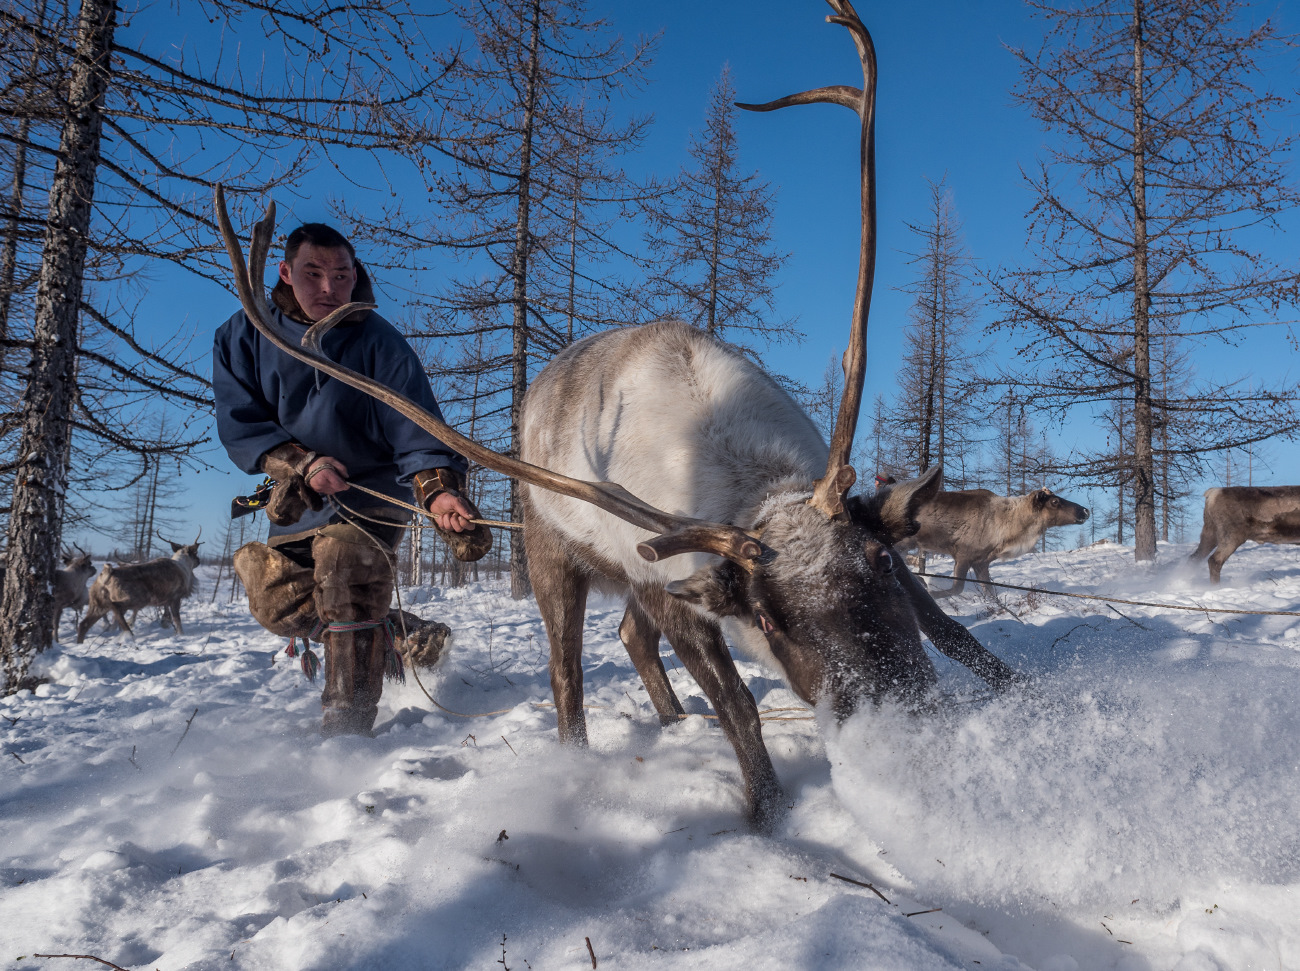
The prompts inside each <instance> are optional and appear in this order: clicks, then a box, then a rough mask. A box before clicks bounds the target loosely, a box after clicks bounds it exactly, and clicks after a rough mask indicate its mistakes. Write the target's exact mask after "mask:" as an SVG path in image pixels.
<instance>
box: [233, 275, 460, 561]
mask: <svg viewBox="0 0 1300 971" xmlns="http://www.w3.org/2000/svg"><path fill="white" fill-rule="evenodd" d="M282 286H283V284H282V285H281V287H282ZM281 287H277V292H276V293H275V294H273V297H274V298H276V302H277V303H281V302H282V301H283V295H282V294H280V293H279V292H278V291H279V290H280V289H281ZM354 298H355V292H354ZM289 300H290V301H292V291H289ZM293 302H294V303H296V301H293ZM271 312H272V314H273V318H274V319H273V320H272V324H273V325H274V326H275V327H276V328H277V330H278V331H279V332H280V333H282V334H284V335H285V337H287V338H288V339H289V340H291V341H293V342H294V343H298V342H299V341H300V340H301V338H302V335H303V334H305V333H306V332H307V326H308V325H307V324H304V323H299V322H298V321H296V320H293V319H292V318H290V317H288V316H286V315H285V313H284V312H283V310H281V309H280V308H279V307H277V306H273V307H271ZM353 316H354V317H356V316H357V315H353ZM321 350H322V351H323V352H324V354H325V356H326V357H328V358H329V359H330V360H332V361H335V362H337V363H339V364H342V365H344V366H346V367H348V368H350V369H352V370H353V371H357V372H359V373H361V374H364V375H366V376H367V377H370V378H374V379H375V380H376V381H379V382H380V383H381V384H384V385H386V386H387V387H389V388H392V389H393V390H394V391H397V392H400V393H401V394H403V395H405V396H406V397H408V398H410V399H411V400H412V401H414V402H415V403H416V404H418V405H420V406H421V407H423V408H425V409H426V410H427V411H430V412H432V413H433V414H435V415H437V416H438V417H439V418H441V417H442V412H441V410H440V409H439V408H438V402H437V401H436V400H435V399H434V396H433V389H432V388H431V387H430V386H429V379H428V376H427V375H426V374H425V373H424V368H423V366H422V365H421V364H420V360H419V358H417V357H416V356H415V351H414V350H412V349H411V346H410V345H409V344H408V343H407V342H406V339H405V338H404V337H402V335H401V334H400V333H399V332H398V330H397V328H395V327H394V326H393V325H392V324H390V323H389V322H388V321H387V320H385V319H384V318H383V317H381V316H379V314H377V313H374V312H373V311H370V312H364V316H363V317H362V318H361V319H360V320H357V321H353V320H352V319H351V318H349V322H345V323H343V324H340V325H339V326H337V327H335V328H334V329H333V330H331V331H330V332H328V333H327V334H326V335H325V337H324V339H323V340H322V341H321ZM212 390H213V395H214V397H215V398H216V413H217V434H218V435H219V436H220V438H221V443H222V444H223V445H224V446H225V448H226V452H227V453H228V454H229V455H230V458H231V460H232V461H233V462H234V463H235V465H237V466H239V468H241V469H243V470H244V471H245V472H248V473H252V474H256V473H258V472H259V471H260V469H259V467H258V460H259V459H260V458H261V457H262V455H263V454H264V453H266V452H267V451H269V450H270V449H272V448H275V447H276V446H277V445H283V444H284V443H285V442H290V441H294V442H298V443H299V444H301V445H303V446H304V447H306V448H308V449H310V450H312V451H314V452H316V453H318V454H320V455H329V456H332V457H334V458H337V459H339V460H340V461H341V462H342V463H343V464H344V465H345V466H347V469H348V480H349V481H350V482H355V483H359V484H361V485H364V486H367V487H368V488H371V489H374V490H376V491H378V492H382V493H383V494H384V495H387V496H392V497H393V498H395V499H400V500H401V501H403V502H408V503H409V502H410V501H411V499H412V491H411V478H412V477H413V476H414V475H415V473H416V472H419V471H420V470H422V469H437V468H444V467H445V468H451V469H454V470H455V471H456V472H458V473H460V474H461V475H462V476H463V475H464V474H465V472H466V470H467V468H468V463H467V462H466V461H465V459H464V458H463V457H462V456H460V455H458V454H457V453H456V452H454V451H452V450H451V449H450V448H448V447H447V446H446V445H444V444H443V443H442V442H440V441H439V440H438V439H436V438H434V437H433V436H432V435H430V434H429V433H428V432H426V431H425V430H424V429H422V428H420V427H419V426H418V425H416V424H415V423H414V422H412V421H411V420H410V419H408V418H406V417H404V416H403V415H400V414H398V413H397V412H396V411H394V410H393V409H392V408H390V407H389V406H388V405H386V404H383V403H382V402H380V401H378V400H376V399H375V398H372V397H371V396H370V395H368V394H366V393H365V392H364V391H358V390H357V389H355V388H352V387H349V386H348V385H346V384H343V382H341V381H337V380H335V379H333V378H331V377H329V376H327V375H325V374H322V373H321V372H319V371H317V370H316V369H315V368H313V367H312V366H311V365H310V364H305V363H303V362H302V361H299V360H297V359H296V358H292V357H290V356H289V355H287V354H285V353H284V352H283V351H281V350H279V349H278V348H276V347H275V346H274V345H272V344H271V342H270V341H268V340H267V339H266V338H264V337H263V336H262V335H261V334H260V333H258V331H257V329H256V328H255V327H254V326H253V325H252V323H251V322H250V321H249V319H248V317H247V316H246V315H245V314H244V312H243V311H242V310H241V311H240V312H239V313H237V314H235V315H234V316H233V317H231V318H230V319H229V320H228V321H226V322H225V323H224V324H222V325H221V326H220V327H219V328H217V334H216V339H215V341H214V344H213V349H212ZM339 499H340V500H341V501H343V502H345V503H346V504H347V505H348V507H350V508H353V509H365V508H368V509H371V510H374V509H375V508H376V507H377V506H381V505H382V508H383V509H384V510H385V512H386V517H385V518H388V519H401V518H404V515H405V514H403V513H399V512H398V510H397V509H395V508H394V507H392V506H389V505H386V504H382V502H381V500H379V499H376V498H375V497H374V496H370V495H367V494H365V493H363V492H360V491H351V490H350V491H348V492H344V493H342V494H340V496H339ZM333 513H334V510H333V509H332V508H331V506H330V504H329V502H328V501H326V503H325V505H324V508H322V509H321V510H320V511H319V512H313V511H312V510H310V509H309V510H307V512H306V513H305V514H304V515H303V517H302V519H301V520H299V521H298V523H297V524H296V525H293V526H276V525H274V524H272V525H271V536H273V537H274V536H284V535H295V534H299V533H305V532H307V531H309V530H313V529H315V528H317V527H319V526H324V525H325V524H326V523H328V522H329V521H330V517H331V515H332V514H333Z"/></svg>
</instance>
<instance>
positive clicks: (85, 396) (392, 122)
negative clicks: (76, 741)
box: [0, 0, 438, 691]
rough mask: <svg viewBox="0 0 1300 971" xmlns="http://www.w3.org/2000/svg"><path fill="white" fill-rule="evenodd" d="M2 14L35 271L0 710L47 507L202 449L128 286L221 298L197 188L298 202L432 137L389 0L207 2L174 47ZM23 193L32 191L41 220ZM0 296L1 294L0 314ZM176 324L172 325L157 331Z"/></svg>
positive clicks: (206, 193)
mask: <svg viewBox="0 0 1300 971" xmlns="http://www.w3.org/2000/svg"><path fill="white" fill-rule="evenodd" d="M21 6H22V4H20V3H15V4H10V5H6V6H5V7H4V8H3V9H0V31H3V33H4V35H5V39H6V41H7V40H8V39H9V38H11V37H12V38H16V39H17V40H18V41H19V42H20V46H21V47H22V48H23V49H22V50H21V51H20V52H19V54H17V55H15V54H13V52H12V51H11V50H10V48H9V46H8V44H6V47H5V54H4V55H3V56H4V58H5V63H6V64H9V63H14V64H26V65H30V64H31V63H32V59H33V57H35V58H36V62H37V63H38V64H40V65H41V67H42V69H43V71H44V75H45V76H44V78H43V87H42V86H41V85H36V84H31V83H28V85H27V87H29V88H32V89H33V90H38V94H39V96H31V95H28V94H27V93H26V91H25V90H24V92H23V96H22V97H21V98H19V97H8V98H7V97H6V95H7V94H9V93H10V92H6V91H0V112H3V113H4V114H5V119H6V121H7V124H6V125H5V126H4V128H3V129H2V130H3V133H4V135H5V137H6V140H7V141H8V142H9V144H11V145H18V146H19V147H20V148H23V149H25V150H26V152H27V154H28V155H29V156H30V159H31V160H32V164H29V165H28V167H27V170H26V173H25V175H24V182H25V184H24V186H23V188H24V189H25V190H26V197H25V199H24V203H23V211H22V212H21V213H20V214H19V216H20V218H19V220H18V225H19V227H20V232H19V234H18V236H17V237H16V238H17V242H18V245H19V255H20V256H21V255H22V254H23V252H24V250H23V246H24V245H26V246H28V247H29V249H30V250H31V252H28V253H27V255H28V257H32V256H34V261H33V265H38V266H39V274H38V277H39V279H38V284H37V288H36V289H37V292H36V297H35V300H34V301H33V302H32V308H33V309H32V313H31V318H30V320H29V321H25V320H23V321H20V320H19V319H18V318H17V317H16V316H15V315H14V314H13V313H12V311H11V313H10V317H9V319H8V321H7V325H8V329H9V332H10V344H11V347H14V346H16V347H20V348H23V349H25V352H26V354H28V355H30V357H29V364H28V367H27V368H26V369H25V370H24V372H23V373H22V376H21V381H22V384H21V387H19V388H18V389H17V390H18V391H19V394H18V395H17V396H16V397H17V400H18V402H19V404H18V406H17V408H18V412H17V414H16V416H15V418H14V420H13V421H12V424H13V425H14V426H17V429H16V434H15V435H14V436H13V438H14V439H17V440H16V441H13V440H8V439H5V440H3V450H4V462H3V464H0V474H3V473H6V472H7V473H8V474H10V475H12V477H13V500H12V502H11V503H10V516H9V522H8V551H7V555H8V558H9V565H10V569H9V570H8V571H7V573H6V578H5V587H4V590H3V594H2V595H0V662H2V664H3V681H4V686H3V687H4V690H6V691H11V690H13V688H14V687H15V686H16V685H18V684H20V683H21V682H22V680H23V678H24V677H25V674H26V671H27V667H28V665H29V663H30V660H31V658H32V656H33V655H34V654H35V653H36V652H38V651H40V650H43V649H44V648H45V647H46V646H48V645H49V644H50V642H51V638H52V633H53V632H52V629H51V624H50V610H49V609H48V604H49V596H50V594H49V585H50V580H51V578H52V575H53V569H54V566H55V557H56V554H57V551H58V549H59V546H60V542H61V539H62V533H63V527H64V523H65V519H66V515H67V509H66V508H65V502H67V500H66V498H65V497H67V496H69V494H70V492H75V493H76V494H78V499H77V501H76V502H75V503H72V502H67V505H69V506H73V507H84V505H85V498H84V489H85V487H86V484H87V483H88V482H90V481H93V480H99V482H100V483H101V487H102V483H103V482H104V481H105V480H106V479H108V478H109V473H110V472H111V471H112V470H113V469H114V467H115V466H114V464H113V463H114V461H119V462H120V460H121V457H122V456H124V455H127V456H129V457H130V458H129V460H128V461H126V462H121V466H125V467H126V468H127V469H128V478H130V477H136V478H138V477H140V476H144V475H146V474H147V472H148V471H149V470H150V469H153V468H156V466H157V462H158V461H160V460H161V459H162V458H163V457H164V456H172V457H175V458H183V457H184V456H186V455H187V454H188V453H189V452H190V450H192V449H193V448H194V447H195V446H196V445H198V444H200V443H202V442H203V441H204V440H205V432H206V428H205V427H204V426H205V425H206V420H207V417H206V416H207V414H208V412H209V410H210V408H211V401H210V392H209V389H208V384H207V381H206V379H205V378H204V376H203V374H202V373H201V372H202V371H203V370H206V368H205V367H204V365H202V364H199V363H196V362H197V361H200V360H203V359H205V358H206V347H203V348H202V349H201V350H200V351H198V352H197V353H195V352H192V351H191V350H190V349H189V347H188V339H187V338H186V336H185V335H184V334H178V331H179V330H181V329H180V328H176V327H173V328H169V329H168V333H167V336H165V337H163V338H161V339H160V340H153V339H145V338H142V337H141V336H140V335H139V334H138V333H137V332H136V330H135V326H134V322H133V320H132V319H131V318H132V311H133V304H136V303H138V296H139V290H138V288H139V287H140V286H141V284H142V282H143V279H144V277H145V274H146V272H147V271H148V270H150V269H154V268H156V267H157V266H159V265H160V263H162V262H164V261H165V262H166V263H167V264H169V265H170V267H172V268H173V269H179V270H181V271H183V272H184V273H189V274H191V275H192V277H201V278H205V279H207V280H211V281H217V282H220V283H221V284H222V285H224V283H225V280H226V278H227V271H226V270H225V269H224V268H222V267H221V266H220V264H217V263H215V262H214V254H216V253H218V252H220V251H221V244H220V242H219V239H218V236H217V233H216V230H215V226H214V223H213V220H212V217H211V212H210V208H209V207H210V202H209V200H210V198H211V193H210V186H211V183H212V182H213V181H218V180H222V181H233V182H235V183H237V185H235V186H233V187H232V192H234V193H237V194H241V195H248V194H253V195H256V196H258V197H259V198H258V199H257V202H259V203H260V202H261V201H263V200H262V198H260V197H262V196H263V195H264V194H265V192H266V191H268V190H269V189H270V188H271V187H275V186H301V185H302V184H303V183H304V182H305V181H306V180H307V179H309V177H310V166H311V164H312V162H313V160H314V159H317V160H318V159H322V158H325V157H331V158H332V160H334V161H336V162H337V157H336V156H337V155H341V154H343V153H345V152H348V151H357V152H366V153H370V154H369V155H367V156H366V157H367V158H372V157H373V155H374V153H379V152H383V153H386V155H387V157H388V158H389V159H392V158H395V157H399V156H400V155H401V154H402V153H406V154H412V153H418V152H419V151H420V150H421V149H422V147H423V145H424V144H425V141H426V140H427V137H428V135H429V134H430V133H431V131H432V128H431V126H430V125H429V124H427V123H426V122H427V119H426V117H425V115H426V114H427V112H428V103H429V100H430V99H428V98H427V91H428V89H429V88H430V87H432V86H433V85H435V84H436V82H437V80H438V78H437V76H436V73H435V71H434V67H433V66H431V65H430V64H429V62H428V59H427V57H424V56H423V55H424V54H425V52H426V51H427V47H428V45H427V44H425V43H424V42H423V41H422V40H421V39H420V37H419V33H418V29H417V26H418V24H419V23H420V22H422V21H423V20H425V19H427V18H422V17H417V16H415V15H414V14H413V13H411V11H410V10H409V9H408V8H403V7H402V6H401V3H400V0H358V2H356V3H351V4H349V5H348V6H347V7H345V8H340V7H337V6H334V5H332V4H330V3H328V2H325V0H305V2H302V3H298V4H295V5H293V6H292V8H284V9H280V8H272V7H271V6H268V5H267V4H264V3H262V2H260V0H212V2H211V3H209V4H208V9H209V11H210V12H211V13H212V14H214V19H213V20H212V21H211V22H209V21H208V19H207V18H198V19H193V18H191V20H190V21H187V23H186V31H187V32H190V31H192V32H193V33H192V34H191V35H190V36H189V37H187V39H186V42H185V43H178V42H177V41H176V37H177V36H181V34H180V33H179V32H178V31H170V30H167V29H165V28H166V24H160V23H159V21H158V18H159V17H160V16H162V17H166V16H177V17H180V16H184V15H185V11H176V10H173V11H170V12H168V11H159V10H154V9H151V10H150V11H149V13H148V23H147V24H146V23H144V19H145V16H146V15H145V14H138V15H136V14H130V13H127V12H124V11H123V9H122V8H121V6H120V5H119V4H118V3H116V2H114V0H83V2H82V3H81V4H80V12H79V15H78V16H77V17H76V19H75V29H72V28H73V24H71V23H69V22H68V21H67V18H68V10H67V7H66V5H59V4H50V5H49V6H50V7H51V8H55V9H52V10H50V12H49V22H45V21H44V20H43V19H42V17H41V16H40V14H42V13H43V12H44V10H43V5H41V6H42V9H40V10H31V9H29V10H28V11H27V13H28V15H27V16H25V17H24V16H22V15H21V14H20V13H19V8H20V7H21ZM33 6H36V5H35V4H33ZM60 18H62V19H60ZM241 25H243V26H252V27H253V28H254V29H255V30H256V34H255V36H256V38H257V41H258V43H257V44H252V45H224V44H222V43H220V41H221V40H222V38H223V37H224V36H225V35H224V33H223V32H224V31H231V32H232V33H239V29H240V27H241ZM412 25H417V26H412ZM205 30H210V32H211V33H210V35H208V36H205V35H204V34H203V32H204V31H205ZM206 41H211V42H212V43H205V42H206ZM151 44H156V45H157V47H156V49H151V46H150V45H151ZM262 45H265V46H262ZM417 51H418V52H419V53H420V54H421V56H420V57H418V58H417V57H416V56H415V54H416V52H417ZM331 52H332V53H331ZM267 65H274V66H273V67H268V66H267ZM24 70H27V71H28V73H30V68H29V67H28V68H24ZM408 71H409V72H410V73H409V74H408V73H407V72H408ZM24 118H26V119H28V120H29V121H30V122H31V123H30V124H29V125H27V126H25V127H24V126H23V125H22V124H21V122H22V121H23V119H24ZM51 131H54V132H57V135H58V140H57V142H56V143H51V141H50V139H49V138H48V137H47V136H48V134H49V133H50V132H51ZM20 133H25V134H24V139H23V140H22V141H21V142H20V141H19V140H18V136H19V134H20ZM101 133H102V134H103V137H102V138H101ZM43 173H45V174H44V175H43ZM34 178H43V179H44V181H43V183H42V185H41V188H43V189H44V190H45V192H46V199H47V201H46V202H45V204H44V207H43V208H40V209H39V210H38V207H36V206H34V205H33V204H32V202H33V199H34V197H35V195H36V186H35V185H32V181H33V179H34ZM17 181H18V180H15V185H16V184H17ZM15 208H17V207H15ZM38 225H39V226H40V227H41V230H42V233H43V238H42V240H41V242H40V245H39V250H36V249H35V247H31V246H30V243H27V242H25V240H24V237H23V236H22V227H24V226H26V227H28V229H27V232H28V234H29V235H30V232H31V227H33V226H38ZM19 265H21V260H19ZM18 287H19V281H18V280H17V279H16V280H15V283H14V284H13V287H12V288H11V293H12V294H13V295H14V297H15V298H17V297H21V296H23V293H22V292H21V291H20V290H18V289H17V288H18ZM133 287H134V288H137V289H136V290H135V292H134V295H133V291H132V288H133ZM232 304H233V301H232ZM20 305H22V304H21V302H19V301H16V302H15V303H14V304H13V305H11V306H20ZM232 309H233V307H232ZM192 311H193V308H188V307H180V308H178V309H177V317H178V318H180V317H181V316H182V315H184V314H186V313H187V312H192ZM205 343H206V342H205ZM10 354H11V357H16V354H15V352H14V351H13V350H11V352H10ZM169 410H170V414H171V415H172V416H173V418H174V420H169V421H168V422H167V424H166V428H167V429H168V431H169V432H170V434H169V435H168V436H167V440H166V441H163V442H159V440H158V436H157V435H156V434H154V433H155V432H156V430H157V429H158V428H159V427H162V426H160V425H158V424H157V423H151V422H149V421H145V420H142V419H144V418H145V417H146V416H155V417H156V416H160V415H161V414H163V413H164V412H168V411H169ZM6 421H8V418H6ZM78 470H80V475H81V477H82V479H83V480H85V481H81V482H79V481H78V480H77V475H78ZM128 484H129V483H128Z"/></svg>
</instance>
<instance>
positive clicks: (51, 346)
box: [0, 0, 117, 693]
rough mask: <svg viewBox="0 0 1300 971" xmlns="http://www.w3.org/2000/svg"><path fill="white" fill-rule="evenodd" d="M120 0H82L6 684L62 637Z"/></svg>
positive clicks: (7, 633) (29, 423)
mask: <svg viewBox="0 0 1300 971" xmlns="http://www.w3.org/2000/svg"><path fill="white" fill-rule="evenodd" d="M116 16H117V9H116V6H115V3H114V0H83V2H82V5H81V16H80V19H79V22H78V24H77V40H76V48H75V52H74V54H75V56H74V59H73V64H72V72H71V76H70V79H69V87H68V114H67V117H66V120H65V121H64V125H63V134H62V137H61V138H60V140H59V156H58V162H57V163H56V165H55V169H54V178H53V180H52V182H51V185H50V204H49V215H48V221H47V223H46V231H45V244H44V251H43V254H42V258H41V273H40V281H39V284H38V287H37V291H36V312H35V321H34V324H33V334H32V338H33V344H34V346H33V349H32V359H31V367H30V374H29V377H28V381H27V388H26V392H25V394H24V395H23V409H22V421H23V425H22V439H21V444H20V445H19V449H18V456H19V461H18V466H17V469H16V474H15V476H14V491H13V502H12V508H13V512H12V513H11V514H10V517H9V563H8V570H7V571H6V574H5V586H4V591H3V596H2V597H0V661H2V662H3V666H4V691H5V693H9V692H12V691H14V690H16V689H17V687H18V684H19V682H20V681H22V679H23V678H24V677H26V674H27V669H28V666H29V665H30V664H31V660H32V657H33V655H35V654H36V653H37V652H39V651H43V650H45V648H47V647H49V646H50V643H51V641H52V640H53V637H54V630H53V624H52V623H51V621H52V619H53V618H52V613H53V609H52V608H53V603H52V597H51V584H52V582H53V579H54V570H55V567H56V565H57V554H58V550H59V546H60V543H61V541H62V538H63V537H62V534H63V506H64V499H65V494H66V489H67V484H68V463H67V455H68V443H69V436H70V435H71V429H72V426H71V423H70V421H69V419H70V417H71V414H72V407H73V381H74V377H75V366H76V358H77V329H78V328H77V322H78V305H79V304H80V302H81V291H82V278H83V276H84V273H85V265H86V241H87V237H88V235H89V231H90V216H91V203H92V200H93V198H94V192H95V176H96V170H97V168H98V166H99V145H100V129H101V125H102V117H103V114H102V113H103V106H104V95H105V92H106V91H107V88H108V79H109V70H110V62H109V57H110V54H111V51H112V46H113V31H114V28H115V27H116Z"/></svg>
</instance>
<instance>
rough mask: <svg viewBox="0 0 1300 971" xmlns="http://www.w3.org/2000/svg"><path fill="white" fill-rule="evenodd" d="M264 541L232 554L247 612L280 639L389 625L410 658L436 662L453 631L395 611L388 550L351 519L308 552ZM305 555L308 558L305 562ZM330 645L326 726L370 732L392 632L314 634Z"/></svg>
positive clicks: (333, 730)
mask: <svg viewBox="0 0 1300 971" xmlns="http://www.w3.org/2000/svg"><path fill="white" fill-rule="evenodd" d="M293 552H294V553H296V554H298V555H296V556H295V555H288V553H286V552H285V551H282V550H280V549H277V548H275V547H271V546H267V545H266V544H264V543H248V544H246V545H245V546H242V547H240V549H239V550H238V551H237V552H236V553H235V557H234V567H235V572H236V573H237V574H238V575H239V578H240V580H241V581H242V582H243V584H244V588H245V589H246V590H247V592H248V607H249V612H250V613H252V615H253V617H254V618H255V619H256V620H257V622H258V623H260V624H261V625H262V626H263V627H265V628H266V629H267V630H269V631H271V633H273V634H279V635H281V636H283V637H308V636H311V634H312V633H313V632H317V631H320V629H321V628H322V627H326V628H328V626H329V625H339V626H343V625H350V624H357V623H364V622H374V621H380V622H382V621H384V620H385V619H387V620H388V621H390V622H391V623H392V627H393V631H394V640H395V644H394V647H395V648H396V649H397V650H398V651H400V652H401V653H402V654H403V655H404V656H405V658H406V660H407V661H408V662H409V663H411V664H418V665H420V666H422V667H431V666H433V665H434V664H436V663H437V661H438V659H439V658H440V656H441V654H442V651H443V649H444V647H445V645H446V642H447V637H448V635H449V634H450V633H451V632H450V630H449V629H448V628H447V627H446V626H445V625H443V624H438V623H434V622H431V621H425V620H421V619H420V618H418V617H416V616H414V615H413V614H409V613H406V612H405V611H398V610H390V609H389V602H390V601H391V599H392V595H393V574H392V570H391V568H390V565H389V564H390V557H391V555H392V553H391V550H390V549H389V548H388V547H387V546H386V545H385V544H382V543H381V542H380V541H378V540H377V539H376V538H375V537H373V536H371V535H370V534H369V533H367V532H366V531H364V530H362V529H360V528H358V527H356V526H352V525H349V524H346V523H338V524H332V525H329V526H326V527H324V528H322V529H321V530H319V531H318V532H317V533H316V535H315V536H313V537H312V539H311V542H310V549H309V556H303V555H302V554H303V553H304V552H305V551H304V550H303V549H302V547H298V548H296V549H294V550H293ZM303 560H307V562H306V563H304V562H302V561H303ZM316 636H317V637H319V638H320V639H322V640H323V642H324V645H325V687H324V690H323V691H322V692H321V705H322V708H323V709H324V717H323V721H322V731H323V732H325V734H327V735H332V734H340V733H345V732H347V733H360V734H364V733H367V732H369V731H370V729H371V728H372V727H373V725H374V722H375V717H376V715H377V714H378V711H379V698H380V695H381V693H382V691H383V679H384V671H385V667H386V660H387V651H388V638H387V634H386V631H385V629H384V627H383V626H375V627H369V628H364V629H355V630H330V629H325V630H324V631H323V632H322V633H317V634H316Z"/></svg>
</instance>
